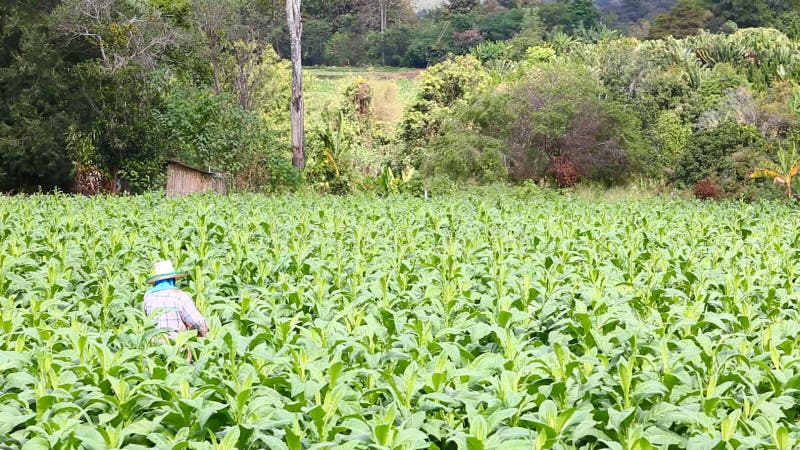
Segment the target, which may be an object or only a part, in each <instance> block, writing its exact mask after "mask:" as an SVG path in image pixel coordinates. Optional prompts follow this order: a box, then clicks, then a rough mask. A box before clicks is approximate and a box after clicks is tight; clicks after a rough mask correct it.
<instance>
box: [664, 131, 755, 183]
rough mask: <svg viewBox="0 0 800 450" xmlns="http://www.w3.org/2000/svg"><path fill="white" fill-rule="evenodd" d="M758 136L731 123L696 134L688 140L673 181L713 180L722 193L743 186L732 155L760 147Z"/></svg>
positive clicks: (742, 179) (742, 178)
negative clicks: (719, 186)
mask: <svg viewBox="0 0 800 450" xmlns="http://www.w3.org/2000/svg"><path fill="white" fill-rule="evenodd" d="M761 145H762V141H761V135H760V134H759V132H758V130H757V129H755V128H753V127H751V126H748V125H740V124H737V123H734V122H730V121H727V122H724V123H722V124H721V125H720V126H718V127H717V128H715V129H712V130H704V131H698V132H696V133H694V134H693V135H692V136H691V137H690V138H689V140H688V142H687V145H686V152H684V154H683V156H682V157H681V159H680V161H679V162H678V167H677V169H676V172H675V175H676V178H677V179H678V180H679V181H681V182H683V183H686V184H687V185H693V184H694V183H696V182H697V181H699V180H702V179H704V178H709V177H716V178H717V179H719V180H720V183H721V184H722V185H728V186H727V187H726V191H731V190H734V189H735V185H736V184H740V183H744V182H745V181H746V177H745V176H742V174H739V173H737V170H736V166H735V164H734V160H733V158H732V156H733V155H734V154H737V153H738V152H740V151H742V150H745V149H754V148H760V146H761Z"/></svg>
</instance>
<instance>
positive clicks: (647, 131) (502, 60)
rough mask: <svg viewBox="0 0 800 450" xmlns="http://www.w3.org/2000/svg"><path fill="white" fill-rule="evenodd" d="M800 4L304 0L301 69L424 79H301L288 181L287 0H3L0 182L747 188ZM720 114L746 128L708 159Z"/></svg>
mask: <svg viewBox="0 0 800 450" xmlns="http://www.w3.org/2000/svg"><path fill="white" fill-rule="evenodd" d="M795 3H796V0H785V1H777V2H773V3H772V4H771V8H767V7H765V6H764V4H762V3H759V2H755V3H753V4H752V5H750V6H747V5H744V4H742V3H741V2H733V3H731V2H727V3H726V2H718V1H704V2H697V1H693V0H682V1H681V2H678V3H676V4H674V5H673V4H671V3H670V2H637V1H632V0H631V1H628V0H626V1H624V2H622V3H617V2H599V3H597V4H596V5H595V4H593V3H591V2H589V1H584V0H559V1H556V2H544V3H541V4H539V3H537V2H529V1H522V0H520V1H505V0H504V1H497V2H475V1H472V0H463V1H458V2H450V3H447V4H445V5H443V6H442V7H440V8H434V9H431V10H427V11H424V12H419V13H418V14H414V13H413V12H412V8H411V6H410V4H409V2H407V1H405V0H385V1H371V0H370V1H367V0H325V1H323V0H307V1H305V2H303V8H304V9H303V14H304V23H305V34H304V47H303V48H304V50H303V59H304V62H305V63H306V64H331V63H334V64H341V65H363V64H381V65H405V66H414V67H427V70H426V71H425V72H424V73H423V75H422V76H421V77H419V78H418V80H415V81H412V79H414V78H415V77H416V73H415V72H409V71H407V70H406V71H405V72H406V73H405V74H402V75H401V74H399V72H398V75H397V76H396V79H397V80H402V82H403V83H406V85H407V84H414V83H416V84H417V86H416V87H412V88H411V89H408V90H415V91H416V92H417V95H416V97H415V98H411V99H404V100H402V101H401V100H399V99H398V96H399V93H398V91H399V90H400V89H406V88H407V86H406V87H402V86H401V84H400V81H398V82H397V83H395V84H394V85H391V82H383V80H377V79H376V77H372V78H370V79H358V78H357V77H353V78H352V79H349V80H346V81H345V82H343V83H340V84H337V85H336V86H335V87H334V89H332V90H331V91H330V92H324V89H328V87H327V86H328V85H326V84H325V82H324V81H323V82H320V81H319V80H317V79H316V78H315V77H314V76H308V77H307V79H306V89H307V90H306V94H307V95H306V97H307V104H308V109H307V111H308V114H307V117H306V121H307V124H306V130H307V133H306V151H307V157H308V170H306V171H304V172H302V173H298V172H297V171H293V169H292V168H291V167H290V166H289V161H290V155H289V151H288V142H289V128H290V126H289V120H288V113H287V109H288V101H289V96H288V90H289V83H290V74H289V69H288V62H287V61H286V59H285V57H286V55H287V52H288V43H287V36H286V31H285V26H284V21H285V18H284V17H283V14H284V12H283V9H284V8H283V4H282V3H281V2H279V1H277V0H269V1H265V0H215V1H212V0H197V1H179V2H169V1H163V0H146V1H139V0H136V1H134V0H62V1H48V2H33V3H31V2H11V3H4V4H3V5H2V6H0V41H2V43H3V46H2V49H0V93H2V102H0V190H2V191H12V192H19V191H22V192H26V191H27V192H30V191H36V190H38V189H43V190H51V189H54V188H58V189H61V190H65V191H72V192H78V193H84V194H94V193H98V192H109V191H110V192H118V191H122V190H125V191H130V192H142V191H147V190H150V189H153V188H158V187H161V186H163V181H164V162H165V160H167V159H169V158H175V159H180V160H183V161H185V162H187V163H190V164H193V165H195V166H198V167H202V168H206V169H208V168H212V169H216V170H220V171H223V172H225V173H227V176H228V180H229V181H230V185H231V186H232V187H233V188H235V189H241V190H263V191H269V192H275V191H282V190H294V189H297V188H299V187H302V186H308V187H311V188H313V189H315V190H318V191H322V192H327V193H337V194H344V193H349V192H353V191H357V190H375V189H378V186H380V185H381V184H382V183H381V182H380V179H379V178H380V176H381V174H384V173H385V170H386V168H387V167H389V168H390V170H391V171H392V176H400V175H401V174H402V173H403V172H406V173H414V174H415V175H413V176H412V177H414V178H417V179H416V180H414V181H413V183H410V184H409V186H415V187H414V188H409V189H410V190H412V191H414V192H417V193H420V194H422V193H424V191H425V189H426V186H428V185H429V184H430V183H428V181H431V180H433V179H439V180H440V181H441V180H442V179H443V177H447V178H449V179H450V181H458V182H473V183H485V182H495V181H522V180H526V179H533V180H536V181H547V180H549V181H552V182H555V183H556V184H558V185H560V186H569V185H572V184H574V183H576V182H580V181H581V180H590V181H591V180H594V181H598V182H602V183H604V184H606V185H609V184H615V183H621V182H625V181H626V180H630V179H632V178H637V177H645V178H650V179H655V180H657V181H667V182H676V183H677V184H679V185H686V186H687V187H691V184H692V183H695V182H696V181H698V180H699V179H702V178H703V177H700V176H699V175H700V174H703V175H704V177H712V178H718V180H717V181H718V182H720V183H721V184H722V187H723V190H724V191H725V193H726V194H727V195H735V196H741V195H743V193H744V191H745V190H744V189H742V184H743V183H744V182H745V178H744V174H745V173H746V169H747V168H748V167H753V166H754V165H756V164H760V163H761V162H768V160H770V159H772V160H775V158H776V155H775V153H774V151H775V149H777V148H780V147H785V146H786V145H787V144H788V143H789V142H792V141H794V140H796V139H797V135H798V125H797V124H798V118H800V88H798V85H797V80H798V75H799V74H800V59H798V58H800V56H798V55H799V54H800V51H799V50H800V49H799V48H798V41H797V40H796V37H797V32H796V31H797V30H796V28H797V27H796V22H797V21H798V20H797V17H795V16H796V15H797V10H798V8H795V6H797V5H796V4H795ZM384 12H385V17H386V20H385V21H382V20H380V19H381V17H382V13H384ZM767 26H769V27H772V28H766V27H767ZM745 27H761V28H745ZM703 29H707V30H709V31H703ZM626 34H627V35H628V36H632V37H623V36H624V35H626ZM654 38H661V39H654ZM676 38H681V39H676ZM642 39H645V40H642ZM322 72H324V70H320V71H319V73H322ZM312 73H313V72H312ZM387 78H391V76H387ZM387 83H389V85H388V86H387ZM728 123H730V124H735V126H736V127H739V128H748V129H753V130H756V131H757V132H758V134H759V135H760V136H759V137H758V139H751V140H748V141H747V142H748V143H747V145H744V146H740V145H738V144H737V151H733V150H732V149H719V148H717V149H711V148H710V149H708V152H707V154H704V152H705V148H704V147H703V146H704V145H705V142H710V141H713V138H712V139H710V140H709V139H706V140H704V138H703V136H713V135H714V134H715V133H722V134H725V132H724V131H720V132H718V131H716V128H717V127H719V126H720V125H721V124H728ZM726 142H727V141H726ZM738 147H741V148H738ZM720 152H722V153H720ZM687 154H691V155H693V156H687ZM721 154H724V155H725V157H724V159H725V160H726V161H728V163H730V164H729V165H735V166H736V167H737V168H736V170H735V172H736V175H735V176H733V175H731V174H732V173H733V172H732V170H733V169H731V167H727V168H719V167H716V166H714V165H715V164H722V163H721V162H720V160H719V158H718V157H719V155H721ZM689 160H692V161H694V162H692V163H689V162H688V161H689ZM733 160H735V161H733ZM707 163H708V164H710V165H707ZM728 163H725V164H728ZM698 164H699V165H698ZM411 169H414V171H412V170H411ZM428 179H430V180H428ZM434 184H436V183H434ZM444 185H446V183H445V184H444ZM420 186H421V187H420ZM747 196H748V197H753V196H754V195H750V193H748V194H747Z"/></svg>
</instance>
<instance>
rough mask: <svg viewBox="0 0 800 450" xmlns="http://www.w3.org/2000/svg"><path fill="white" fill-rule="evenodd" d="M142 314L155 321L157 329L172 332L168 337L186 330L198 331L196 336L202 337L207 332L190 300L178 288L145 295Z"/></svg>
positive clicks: (201, 318)
mask: <svg viewBox="0 0 800 450" xmlns="http://www.w3.org/2000/svg"><path fill="white" fill-rule="evenodd" d="M144 312H145V314H147V316H148V317H152V318H153V319H154V320H155V321H156V323H157V324H158V326H159V328H168V329H171V330H174V331H171V332H170V333H169V335H170V337H175V335H177V333H178V332H179V331H186V330H188V329H194V330H198V334H199V335H200V336H203V335H205V332H206V330H207V325H206V321H205V320H204V319H203V316H202V314H200V311H198V310H197V307H195V305H194V302H192V298H191V297H189V294H187V293H185V292H183V291H181V290H180V289H178V288H174V289H167V290H159V291H155V292H147V293H145V294H144Z"/></svg>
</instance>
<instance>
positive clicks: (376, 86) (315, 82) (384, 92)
mask: <svg viewBox="0 0 800 450" xmlns="http://www.w3.org/2000/svg"><path fill="white" fill-rule="evenodd" d="M419 73H420V72H419V71H418V70H413V69H397V68H374V69H373V68H368V69H363V68H331V67H324V68H308V69H307V70H306V74H307V77H306V82H305V84H306V99H307V100H306V101H307V104H308V105H309V106H308V113H309V115H310V116H311V117H314V116H316V115H319V114H321V113H322V112H323V111H324V110H325V109H328V108H331V107H332V105H337V104H339V103H340V102H341V100H342V96H343V93H344V90H345V89H346V88H347V86H348V85H350V84H351V83H353V82H354V81H356V80H358V79H361V80H364V81H366V82H367V83H368V84H369V85H370V86H371V87H372V90H373V108H374V113H375V117H376V119H378V120H380V121H383V122H387V123H396V122H397V121H398V120H400V118H401V117H402V115H403V111H404V110H405V107H406V105H408V104H409V102H411V101H412V100H413V98H414V95H415V94H416V82H417V78H418V76H419Z"/></svg>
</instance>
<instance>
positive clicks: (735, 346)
mask: <svg viewBox="0 0 800 450" xmlns="http://www.w3.org/2000/svg"><path fill="white" fill-rule="evenodd" d="M797 221H798V214H797V212H795V210H794V209H792V207H791V206H790V205H778V204H771V203H763V204H749V205H748V204H740V203H713V204H706V203H695V202H685V201H679V200H676V201H670V200H665V199H659V200H646V201H640V202H629V203H619V204H592V203H585V202H582V201H574V200H572V201H570V200H567V199H566V198H561V197H557V196H555V197H542V196H536V195H530V194H526V195H522V193H521V192H520V193H514V192H505V193H485V192H484V193H473V194H470V195H464V196H461V197H459V198H445V199H432V200H427V201H426V200H423V199H415V198H399V197H398V198H391V199H379V198H372V197H368V198H362V197H349V198H335V197H302V196H301V197H292V196H287V197H274V198H266V197H260V196H246V195H237V196H229V197H224V198H223V197H195V198H187V199H181V200H164V199H163V198H160V197H157V196H154V195H153V196H144V197H126V198H71V197H65V196H34V197H28V198H6V199H3V200H2V202H0V448H15V449H16V448H20V447H22V448H23V449H26V450H27V449H50V448H52V449H70V448H86V449H106V448H122V447H125V448H132V449H135V448H144V447H157V448H164V449H185V448H192V449H212V448H219V449H232V448H234V447H236V448H239V449H248V448H271V449H292V450H294V449H301V448H302V449H305V448H345V449H347V448H364V449H366V448H382V449H421V448H430V449H437V448H438V449H469V450H477V449H497V448H502V449H504V450H510V449H550V448H553V449H573V448H575V449H583V448H586V449H601V448H609V449H640V450H645V449H650V448H664V449H679V448H689V449H734V448H742V449H744V448H775V449H780V450H786V449H790V448H796V446H797V445H798V442H800V417H798V415H799V413H800V406H798V399H799V398H800V391H798V389H800V364H798V359H799V358H800V349H799V347H798V340H799V339H800V316H798V312H797V305H798V297H799V295H798V289H797V288H796V287H795V282H796V281H797V274H798V272H797V270H798V268H799V264H800V263H798V261H799V260H798V248H800V233H798V231H797V227H796V224H797ZM160 258H171V259H172V260H173V261H174V262H175V263H176V265H177V266H178V267H179V268H180V269H183V270H186V271H188V273H189V276H188V277H187V279H186V280H185V281H184V282H183V286H185V288H186V290H187V291H188V292H190V293H191V294H192V295H193V296H194V298H195V301H196V303H197V305H198V307H199V308H200V310H201V311H203V312H204V314H205V315H206V317H207V318H208V320H209V323H210V328H211V330H210V334H209V336H208V337H206V338H202V339H198V338H196V337H194V336H193V335H191V334H190V333H184V334H181V335H180V336H179V337H178V339H177V342H175V343H174V345H172V344H171V345H163V344H162V345H158V344H153V343H152V342H153V341H154V339H153V338H154V336H157V335H158V333H159V331H158V330H156V329H154V325H153V323H152V322H151V321H150V320H148V319H147V318H146V317H145V316H144V315H143V313H142V311H141V300H142V295H143V292H144V290H145V289H146V284H145V280H146V278H147V277H148V276H149V274H150V270H151V265H150V264H151V262H152V261H153V260H155V259H160ZM184 346H190V347H192V348H193V349H194V352H195V354H196V355H197V357H196V361H195V363H194V364H189V363H187V362H186V358H185V353H184V352H183V351H182V348H183V347H184Z"/></svg>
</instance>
